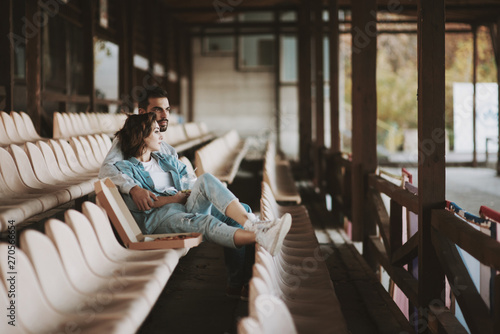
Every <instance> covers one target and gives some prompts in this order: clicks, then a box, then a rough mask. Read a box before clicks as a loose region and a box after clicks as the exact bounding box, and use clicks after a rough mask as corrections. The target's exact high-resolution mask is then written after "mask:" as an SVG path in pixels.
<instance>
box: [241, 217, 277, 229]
mask: <svg viewBox="0 0 500 334" xmlns="http://www.w3.org/2000/svg"><path fill="white" fill-rule="evenodd" d="M273 224H274V221H273V220H260V219H258V218H257V217H256V216H255V215H254V214H253V213H252V214H249V218H248V220H247V221H246V222H245V224H244V225H243V228H244V229H245V231H250V232H255V233H257V231H258V230H261V229H263V228H269V227H271V226H272V225H273Z"/></svg>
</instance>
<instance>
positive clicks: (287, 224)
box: [270, 213, 292, 256]
mask: <svg viewBox="0 0 500 334" xmlns="http://www.w3.org/2000/svg"><path fill="white" fill-rule="evenodd" d="M291 227H292V216H291V215H290V214H289V213H285V214H284V215H283V217H281V226H280V231H279V235H278V238H277V239H276V240H275V241H274V243H273V247H272V248H271V252H270V253H271V255H272V256H275V255H276V254H278V253H279V251H280V250H281V246H283V240H285V237H286V235H287V234H288V231H290V228H291Z"/></svg>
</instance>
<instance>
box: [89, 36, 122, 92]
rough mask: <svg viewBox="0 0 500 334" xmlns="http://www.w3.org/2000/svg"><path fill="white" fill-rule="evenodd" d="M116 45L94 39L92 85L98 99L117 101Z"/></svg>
mask: <svg viewBox="0 0 500 334" xmlns="http://www.w3.org/2000/svg"><path fill="white" fill-rule="evenodd" d="M118 62H119V48H118V45H116V44H114V43H112V42H109V41H104V40H100V39H95V41H94V67H95V70H94V73H95V74H94V85H95V92H96V97H97V98H98V99H107V100H117V99H118V90H119V83H118V80H119V74H118V71H119V67H118Z"/></svg>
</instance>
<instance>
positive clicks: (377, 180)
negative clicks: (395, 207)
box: [368, 174, 418, 213]
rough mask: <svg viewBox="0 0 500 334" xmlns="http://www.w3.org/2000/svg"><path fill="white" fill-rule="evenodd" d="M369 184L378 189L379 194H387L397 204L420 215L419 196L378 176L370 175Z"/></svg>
mask: <svg viewBox="0 0 500 334" xmlns="http://www.w3.org/2000/svg"><path fill="white" fill-rule="evenodd" d="M368 184H369V185H370V186H371V187H373V188H375V189H377V190H378V191H379V192H381V193H384V194H386V195H387V196H389V197H390V198H392V199H393V200H394V201H396V203H398V204H399V205H401V206H404V207H406V208H407V209H408V210H410V211H411V212H415V213H418V196H417V195H415V194H412V193H411V192H409V191H408V190H405V189H402V188H401V187H398V186H397V185H395V184H393V183H391V182H389V181H387V180H385V179H383V178H381V177H380V176H377V175H375V174H370V175H369V177H368Z"/></svg>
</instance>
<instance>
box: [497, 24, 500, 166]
mask: <svg viewBox="0 0 500 334" xmlns="http://www.w3.org/2000/svg"><path fill="white" fill-rule="evenodd" d="M496 26H497V31H496V45H497V83H498V115H499V119H498V142H499V143H500V16H499V17H498V19H497V24H496ZM497 175H498V176H500V145H498V154H497Z"/></svg>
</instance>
